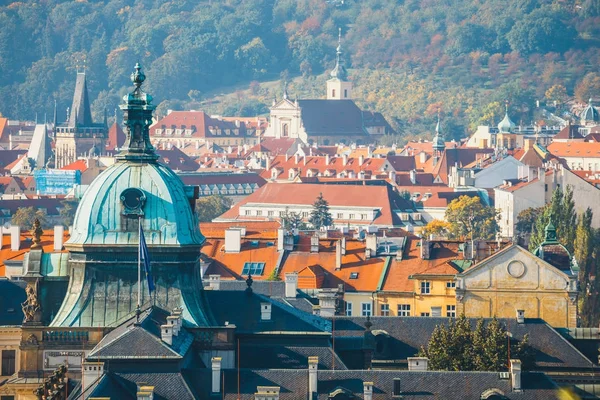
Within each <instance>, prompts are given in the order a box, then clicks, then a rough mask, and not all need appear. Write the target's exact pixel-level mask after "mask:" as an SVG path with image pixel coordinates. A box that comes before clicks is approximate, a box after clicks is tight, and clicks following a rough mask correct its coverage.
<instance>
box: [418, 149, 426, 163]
mask: <svg viewBox="0 0 600 400" xmlns="http://www.w3.org/2000/svg"><path fill="white" fill-rule="evenodd" d="M419 161H420V162H421V164H425V163H426V162H427V153H425V152H424V151H422V152H420V153H419Z"/></svg>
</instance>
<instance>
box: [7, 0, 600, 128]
mask: <svg viewBox="0 0 600 400" xmlns="http://www.w3.org/2000/svg"><path fill="white" fill-rule="evenodd" d="M2 4H3V5H2V6H1V7H0V24H1V26H2V30H1V31H0V36H1V37H0V112H1V113H2V114H3V115H6V116H9V117H11V118H21V119H25V118H28V119H32V118H33V117H34V115H35V113H36V112H37V113H38V115H42V114H43V113H48V115H51V113H52V110H53V106H54V100H56V101H57V102H58V104H59V120H60V119H63V118H64V115H65V110H66V107H68V106H69V105H70V99H71V95H72V90H73V87H74V82H75V78H74V73H75V69H76V66H77V65H80V66H81V65H83V62H82V60H84V59H85V60H86V68H87V73H88V84H89V88H90V91H91V92H92V93H91V97H92V99H94V102H93V110H94V113H95V114H96V115H97V116H98V117H99V116H100V115H101V113H102V111H103V109H104V108H106V109H108V110H109V115H112V110H113V109H114V108H115V107H116V106H117V104H119V102H120V97H121V96H122V95H123V94H124V93H125V90H126V88H127V86H128V85H129V82H128V75H129V72H130V71H131V69H132V66H133V64H134V63H135V62H136V61H139V62H141V63H142V64H143V65H144V68H145V71H146V74H147V76H148V81H147V82H148V84H147V90H148V91H149V92H151V93H152V94H153V96H154V97H155V99H156V101H157V103H159V104H160V107H159V112H164V111H165V110H166V109H167V108H205V109H207V110H209V111H211V112H221V113H229V114H231V113H241V114H245V115H255V114H257V113H261V112H266V111H267V110H268V106H269V105H270V103H271V100H272V98H273V96H274V95H280V93H281V85H280V84H279V83H277V84H275V83H270V84H262V83H263V82H269V81H276V80H279V79H281V78H282V77H283V78H284V79H288V80H290V81H291V84H290V92H291V93H293V94H294V95H295V94H298V95H300V96H301V97H306V96H322V95H324V93H323V85H324V81H325V79H326V77H325V75H324V72H326V71H327V70H328V69H330V68H331V67H332V65H333V62H334V58H335V47H336V45H337V33H338V27H341V28H342V30H343V33H344V38H343V49H344V52H345V54H344V57H345V60H346V64H347V66H348V67H349V71H350V78H351V79H352V80H353V81H354V82H355V87H356V90H355V97H356V98H357V101H358V102H359V104H360V105H361V106H364V107H369V108H372V109H376V110H378V111H382V112H383V113H384V114H385V115H386V117H388V119H389V120H390V121H391V122H392V124H393V125H394V126H395V127H396V128H397V129H398V131H399V132H402V133H409V134H415V133H416V134H418V133H421V132H426V131H428V130H431V126H432V125H433V119H434V115H435V113H436V110H437V108H438V107H441V109H442V111H443V113H444V116H445V118H444V123H445V128H446V132H448V133H449V134H450V135H454V136H459V135H461V134H462V133H463V132H464V131H465V129H467V128H468V127H469V126H471V127H473V126H474V125H475V124H477V123H479V122H482V121H485V122H489V121H491V120H492V118H494V116H495V119H496V121H497V120H498V119H499V118H500V116H499V114H501V113H503V105H502V102H503V101H504V100H505V99H508V100H509V101H510V102H511V109H512V114H513V119H515V120H517V121H519V120H521V121H523V122H529V121H531V119H532V117H533V115H532V114H533V111H534V110H533V108H534V105H535V100H540V101H542V102H545V101H546V100H548V101H550V102H554V101H557V102H558V105H559V107H560V105H561V104H562V103H563V102H565V101H566V99H567V98H568V96H573V95H575V96H576V97H577V98H578V99H579V100H582V101H583V100H585V101H587V98H588V97H590V96H592V95H597V96H600V74H598V65H600V49H599V43H600V42H599V38H600V1H598V0H579V1H576V0H538V1H535V0H510V1H507V0H486V1H481V0H404V1H402V0H343V1H342V0H327V1H326V0H235V1H234V0H212V1H208V0H204V1H199V0H171V1H159V0H135V1H134V0H111V1H92V0H87V1H86V0H77V1H73V0H69V1H64V0H44V1H23V2H9V1H4V2H2ZM557 85H558V86H557ZM549 89H551V90H549ZM221 93H234V94H235V95H233V96H224V97H220V99H222V100H223V101H215V100H214V99H213V97H214V96H215V95H217V94H221Z"/></svg>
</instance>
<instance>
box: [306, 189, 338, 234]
mask: <svg viewBox="0 0 600 400" xmlns="http://www.w3.org/2000/svg"><path fill="white" fill-rule="evenodd" d="M309 222H310V223H311V225H312V226H313V228H315V229H321V228H327V227H329V226H331V225H333V217H332V216H331V213H330V212H329V203H328V202H327V200H325V199H324V198H323V193H319V196H318V197H317V199H316V200H315V202H314V203H313V209H312V211H311V213H310V218H309Z"/></svg>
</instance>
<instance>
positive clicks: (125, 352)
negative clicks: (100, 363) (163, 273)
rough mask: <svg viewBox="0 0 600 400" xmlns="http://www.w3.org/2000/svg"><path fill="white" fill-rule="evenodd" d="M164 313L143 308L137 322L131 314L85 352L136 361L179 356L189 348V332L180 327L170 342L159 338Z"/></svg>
mask: <svg viewBox="0 0 600 400" xmlns="http://www.w3.org/2000/svg"><path fill="white" fill-rule="evenodd" d="M167 315H168V314H167V313H166V312H164V311H162V310H159V309H156V308H150V309H148V310H146V312H144V313H143V314H142V315H141V316H140V324H136V317H133V318H131V319H129V320H128V321H126V322H125V323H123V324H121V325H120V326H119V327H117V328H116V329H114V330H113V331H111V332H110V333H108V334H107V335H106V336H104V337H103V338H102V340H101V341H100V343H98V344H97V345H96V347H94V349H92V351H91V352H90V353H89V354H88V355H87V359H92V360H111V359H114V360H119V359H122V358H126V359H136V360H167V359H175V360H178V359H181V358H182V357H183V356H184V355H185V354H186V353H187V351H188V350H189V348H190V347H191V345H192V343H193V341H194V338H193V335H192V334H190V333H189V332H187V331H186V330H185V328H181V329H180V331H179V334H178V335H177V336H173V344H172V345H167V344H166V343H165V342H163V341H162V340H161V337H160V325H164V324H166V323H167V320H166V316H167Z"/></svg>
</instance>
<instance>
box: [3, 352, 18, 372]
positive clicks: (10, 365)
mask: <svg viewBox="0 0 600 400" xmlns="http://www.w3.org/2000/svg"><path fill="white" fill-rule="evenodd" d="M15 359H16V351H15V350H2V376H11V375H13V374H14V373H15Z"/></svg>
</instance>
